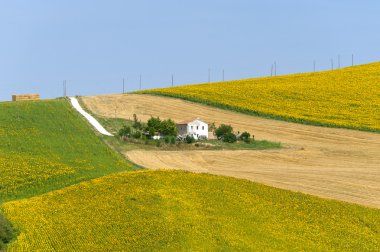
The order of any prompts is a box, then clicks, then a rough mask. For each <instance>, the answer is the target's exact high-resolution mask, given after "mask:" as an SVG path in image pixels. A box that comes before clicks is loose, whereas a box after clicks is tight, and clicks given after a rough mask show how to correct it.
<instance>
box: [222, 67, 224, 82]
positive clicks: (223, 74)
mask: <svg viewBox="0 0 380 252" xmlns="http://www.w3.org/2000/svg"><path fill="white" fill-rule="evenodd" d="M222 80H223V81H224V69H223V70H222Z"/></svg>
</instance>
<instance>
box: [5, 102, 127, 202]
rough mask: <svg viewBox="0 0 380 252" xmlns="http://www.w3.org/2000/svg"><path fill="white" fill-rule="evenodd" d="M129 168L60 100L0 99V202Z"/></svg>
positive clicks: (67, 104) (66, 103)
mask: <svg viewBox="0 0 380 252" xmlns="http://www.w3.org/2000/svg"><path fill="white" fill-rule="evenodd" d="M132 168H133V165H132V164H131V163H129V162H127V161H125V160H124V159H123V158H122V157H120V156H119V155H117V154H116V153H114V152H113V151H112V150H111V149H109V148H108V147H107V146H106V145H105V144H104V143H103V142H102V141H101V140H100V139H99V137H97V136H96V135H95V134H94V132H93V131H92V130H91V129H90V128H89V126H88V125H87V123H86V122H85V121H84V120H83V119H82V118H81V117H80V116H79V115H78V113H77V112H75V111H74V110H73V109H72V108H71V107H70V105H69V103H68V102H67V101H65V100H51V101H38V102H16V103H0V176H1V179H0V203H2V202H6V201H10V200H14V199H20V198H25V197H30V196H34V195H38V194H41V193H45V192H49V191H51V190H54V189H59V188H62V187H65V186H68V185H72V184H75V183H78V182H80V181H83V180H87V179H91V178H95V177H100V176H103V175H106V174H109V173H112V172H118V171H125V170H131V169H132Z"/></svg>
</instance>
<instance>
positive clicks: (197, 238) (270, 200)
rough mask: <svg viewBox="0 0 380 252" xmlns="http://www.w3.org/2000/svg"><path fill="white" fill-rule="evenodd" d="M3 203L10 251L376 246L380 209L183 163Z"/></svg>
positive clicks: (352, 248)
mask: <svg viewBox="0 0 380 252" xmlns="http://www.w3.org/2000/svg"><path fill="white" fill-rule="evenodd" d="M2 208H3V211H4V213H5V214H6V216H8V218H9V220H11V221H12V222H13V223H14V224H16V225H17V227H18V228H19V229H20V230H21V233H20V235H19V236H18V237H17V240H16V241H15V242H14V243H13V244H11V246H10V247H9V249H8V250H9V252H11V251H28V252H29V251H152V250H154V251H215V250H218V251H237V250H244V251H256V250H259V251H262V250H265V251H376V250H377V249H379V248H380V236H379V230H380V211H379V210H378V209H369V208H365V207H361V206H357V205H351V204H347V203H343V202H337V201H332V200H325V199H320V198H317V197H313V196H308V195H305V194H301V193H295V192H290V191H285V190H280V189H276V188H272V187H268V186H264V185H261V184H257V183H253V182H250V181H245V180H239V179H235V178H229V177H221V176H215V175H207V174H194V173H188V172H183V171H152V170H145V171H137V172H125V173H116V174H111V175H108V176H105V177H102V178H98V179H94V180H90V181H86V182H82V183H80V184H77V185H73V186H70V187H67V188H64V189H61V190H57V191H53V192H50V193H47V194H44V195H41V196H37V197H33V198H30V199H26V200H18V201H14V202H8V203H5V204H4V205H3V207H2Z"/></svg>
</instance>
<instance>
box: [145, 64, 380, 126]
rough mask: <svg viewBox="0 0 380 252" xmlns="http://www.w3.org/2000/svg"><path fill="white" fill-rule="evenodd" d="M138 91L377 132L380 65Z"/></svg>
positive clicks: (266, 115)
mask: <svg viewBox="0 0 380 252" xmlns="http://www.w3.org/2000/svg"><path fill="white" fill-rule="evenodd" d="M138 93H147V94H158V95H166V96H172V97H178V98H183V99H187V100H191V101H196V102H201V103H205V104H208V105H214V106H218V107H222V108H227V109H232V110H236V111H240V112H244V113H249V114H254V115H259V116H265V117H269V118H275V119H281V120H287V121H293V122H299V123H306V124H313V125H323V126H332V127H344V128H353V129H359V130H367V131H380V63H372V64H367V65H360V66H355V67H348V68H343V69H338V70H333V71H325V72H317V73H303V74H293V75H287V76H277V77H264V78H255V79H243V80H235V81H226V82H218V83H211V84H198V85H187V86H179V87H174V88H162V89H151V90H145V91H141V92H138Z"/></svg>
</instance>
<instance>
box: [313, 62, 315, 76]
mask: <svg viewBox="0 0 380 252" xmlns="http://www.w3.org/2000/svg"><path fill="white" fill-rule="evenodd" d="M313 70H314V73H315V60H314V61H313Z"/></svg>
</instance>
